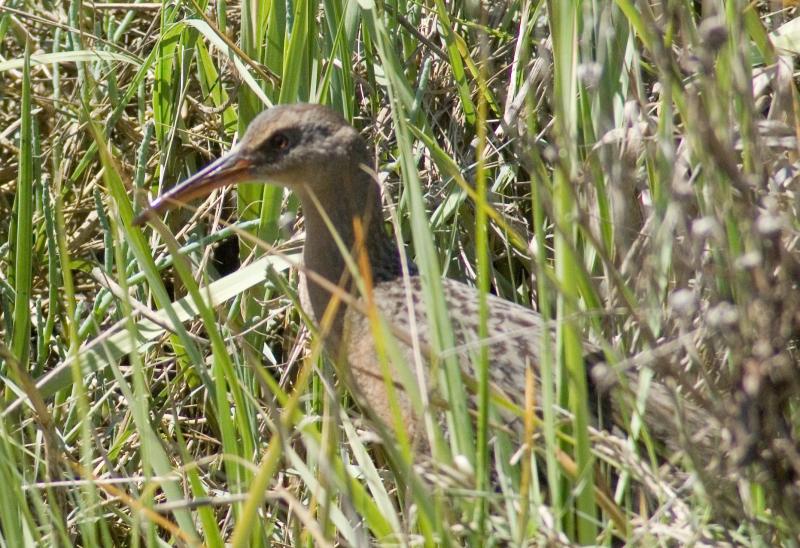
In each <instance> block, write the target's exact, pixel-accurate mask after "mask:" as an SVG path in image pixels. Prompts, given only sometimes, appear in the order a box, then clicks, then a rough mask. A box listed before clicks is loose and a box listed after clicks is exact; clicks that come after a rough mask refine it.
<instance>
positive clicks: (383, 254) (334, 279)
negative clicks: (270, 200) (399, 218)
mask: <svg viewBox="0 0 800 548" xmlns="http://www.w3.org/2000/svg"><path fill="white" fill-rule="evenodd" d="M329 175H330V176H329V178H328V180H329V181H331V184H318V185H315V189H314V192H313V194H312V193H311V192H310V191H306V192H299V196H300V200H301V204H302V206H303V212H304V215H305V227H306V243H305V248H304V251H303V260H304V263H305V267H306V268H307V269H308V270H310V271H312V272H314V273H316V274H317V275H319V276H321V277H323V278H325V279H326V280H327V281H328V282H331V283H333V284H335V285H337V286H340V287H342V288H343V289H345V290H346V291H348V292H352V291H353V287H354V285H353V279H354V273H353V272H351V270H350V269H349V268H348V266H347V262H346V261H345V255H343V253H342V251H343V250H344V251H345V252H346V253H347V254H348V255H349V256H350V257H352V258H353V263H352V264H355V265H359V257H360V255H361V253H363V252H366V257H367V258H368V260H369V269H370V275H371V277H372V283H373V284H377V283H379V282H383V281H388V280H391V279H394V278H397V277H399V276H400V275H402V264H401V259H400V254H399V251H398V248H397V245H396V244H395V241H394V239H393V238H392V237H391V236H390V235H388V234H387V233H386V231H385V229H384V226H383V215H382V212H381V199H380V188H379V186H378V184H377V182H376V181H375V180H374V179H373V177H372V176H371V175H370V174H369V173H367V172H366V171H365V170H364V169H363V168H362V167H361V166H358V167H356V168H355V169H343V170H340V171H339V172H338V173H330V174H329ZM348 177H350V180H345V179H346V178H348ZM320 208H323V210H322V211H320ZM326 217H327V219H326ZM356 225H360V227H361V230H360V235H358V234H357V229H356ZM337 239H338V240H339V241H338V242H337ZM357 268H358V266H357ZM361 274H363V273H358V274H356V275H361ZM306 286H307V291H308V298H309V301H310V305H311V307H312V309H313V313H314V315H315V316H316V318H317V320H318V321H319V320H320V319H321V318H322V317H323V314H324V312H325V310H326V308H327V307H328V304H329V302H330V300H331V292H330V290H329V289H328V288H325V287H322V286H321V285H320V284H319V283H316V282H315V281H314V280H313V279H312V278H311V277H309V276H306ZM342 308H343V307H342ZM340 318H341V315H340Z"/></svg>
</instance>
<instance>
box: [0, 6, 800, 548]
mask: <svg viewBox="0 0 800 548" xmlns="http://www.w3.org/2000/svg"><path fill="white" fill-rule="evenodd" d="M787 5H788V4H787ZM702 6H703V7H702V8H701V7H700V6H699V3H691V2H683V1H677V0H676V1H671V0H670V1H665V2H634V1H628V0H617V1H616V2H614V3H610V2H609V3H603V2H588V1H584V2H574V3H572V4H568V3H565V2H555V1H553V2H541V1H537V0H520V1H514V2H486V3H483V4H481V3H478V2H450V3H445V2H443V1H441V0H435V1H428V2H404V1H395V2H371V1H359V2H356V1H354V0H349V1H345V0H323V1H322V2H311V1H309V0H298V1H295V2H270V1H264V2H244V3H236V2H234V3H228V2H224V1H222V2H218V3H216V4H213V5H209V4H208V3H207V2H203V1H195V0H190V1H188V2H176V3H162V4H153V3H144V2H138V1H137V2H132V3H129V4H103V3H95V4H91V3H80V2H73V3H69V4H59V3H50V2H38V3H37V2H28V1H25V0H20V1H17V2H6V3H4V4H3V5H2V6H0V72H2V75H3V79H2V81H0V105H2V108H0V121H1V122H2V125H0V158H1V160H0V211H2V212H3V216H2V218H0V317H2V320H0V333H1V334H2V336H1V337H0V340H1V341H2V343H0V376H1V378H2V381H3V411H2V420H0V482H2V486H3V487H2V489H0V543H2V545H3V546H24V545H33V544H36V545H70V544H72V545H84V546H99V545H104V546H111V545H134V546H139V545H145V546H156V545H165V544H188V545H198V544H205V545H209V546H222V545H224V544H226V543H230V544H232V545H233V546H257V545H271V544H286V545H292V546H300V545H308V546H312V545H314V546H316V545H319V546H328V545H367V544H372V543H376V544H388V545H398V544H400V545H406V544H415V545H416V544H424V545H474V546H484V545H506V544H513V545H526V544H537V545H538V544H570V543H584V544H605V545H611V544H614V543H618V542H621V543H629V544H631V545H640V544H647V545H651V544H653V545H655V544H664V545H675V544H680V545H682V544H690V543H705V544H713V543H717V542H729V543H741V544H748V545H750V544H753V545H773V544H780V543H792V542H795V541H796V539H797V535H798V533H799V532H800V531H798V529H797V525H796V523H797V517H798V516H797V510H796V509H797V508H798V507H800V506H798V503H800V484H799V483H798V477H799V476H798V474H799V473H800V460H798V457H797V454H798V448H800V445H798V428H797V425H798V419H797V411H796V407H797V394H798V390H799V389H800V385H799V384H800V383H798V379H799V378H800V376H799V375H798V372H797V371H798V369H797V365H796V364H797V358H796V340H797V333H798V327H800V316H798V312H797V311H798V310H800V302H798V301H800V298H798V296H797V295H798V293H797V284H796V280H797V279H798V275H800V264H798V259H799V258H800V256H799V255H798V250H797V241H798V238H797V229H798V222H797V211H796V208H797V197H796V189H797V185H798V173H797V168H798V157H797V151H798V144H797V128H798V127H800V126H798V121H799V120H800V116H798V94H797V88H796V82H795V77H794V68H793V56H794V52H795V51H797V44H798V39H799V38H800V37H798V32H800V27H798V25H797V24H796V23H795V22H794V20H793V18H794V17H795V15H796V8H794V7H787V8H785V9H782V10H778V11H770V10H771V9H772V8H774V5H773V3H762V2H756V3H747V2H743V1H730V2H706V3H702ZM297 101H311V102H321V103H326V104H329V105H331V106H333V107H334V108H335V109H337V110H338V111H340V112H342V113H343V115H344V116H345V117H347V118H348V119H350V120H352V121H353V123H354V125H356V127H358V128H359V129H360V130H361V131H362V132H363V134H364V135H365V137H366V138H367V139H368V141H369V142H370V143H371V144H372V145H373V146H374V151H375V153H376V156H377V158H378V164H377V166H376V167H377V176H378V178H379V180H380V182H381V184H382V186H383V188H384V202H385V204H386V206H387V211H388V212H389V214H388V215H387V224H389V223H390V224H392V225H393V226H394V228H395V230H396V232H397V234H398V237H399V238H400V239H401V240H402V241H403V242H405V243H406V244H407V248H406V250H405V252H406V253H407V254H408V255H409V256H410V257H411V258H413V259H414V261H415V262H416V263H417V265H418V267H419V269H420V272H421V273H422V274H423V277H424V280H425V284H424V288H423V289H424V294H425V303H426V307H427V310H428V311H429V315H430V317H431V318H432V326H433V328H432V333H431V334H430V340H431V341H432V349H431V357H432V359H431V364H430V367H431V368H432V369H433V371H434V372H435V374H434V375H432V376H430V378H429V382H430V383H431V385H430V386H418V385H417V383H416V379H417V376H416V371H417V368H419V367H421V364H420V363H408V364H398V363H395V362H396V361H397V359H396V356H397V355H398V353H397V352H396V351H394V349H396V348H397V347H396V345H397V344H398V342H397V341H396V340H395V338H394V336H393V335H392V330H391V326H389V325H386V323H385V322H383V321H382V319H381V318H380V317H378V315H374V314H373V315H372V316H371V317H372V318H373V335H374V336H375V338H376V340H377V341H378V347H379V349H381V355H382V356H383V364H384V366H387V367H386V368H385V370H384V371H388V370H389V367H388V366H390V365H391V366H393V367H395V368H399V370H400V371H401V372H402V373H401V375H400V377H401V379H400V380H401V382H400V383H399V385H400V386H398V389H403V390H406V391H407V392H408V393H409V394H410V395H411V399H412V401H414V402H415V407H416V408H417V409H416V410H417V412H418V415H419V416H420V417H422V419H423V420H422V424H423V425H424V439H425V443H426V444H427V445H428V447H429V449H430V451H422V450H420V448H419V446H414V445H412V444H410V443H409V442H408V439H407V437H406V436H405V435H404V432H403V429H402V426H403V425H402V419H401V418H400V415H399V413H398V414H397V417H396V419H397V420H396V421H395V427H396V428H395V431H394V432H392V433H389V431H386V430H385V429H382V428H380V427H379V426H377V425H375V423H374V422H371V421H369V420H365V419H364V415H363V414H362V413H361V412H359V411H358V410H357V409H356V407H355V406H354V405H353V402H352V399H351V398H350V397H349V396H348V395H347V393H346V391H345V390H344V387H343V384H342V383H343V379H342V375H337V373H336V370H335V368H334V367H333V366H332V365H331V364H330V363H328V361H327V360H326V359H325V358H324V356H323V352H322V348H321V346H320V344H319V340H320V339H319V337H316V336H315V335H314V334H313V331H315V330H316V327H317V326H313V325H309V324H308V322H307V320H306V318H305V317H304V316H303V315H302V312H301V311H300V307H299V299H298V296H297V294H296V285H297V284H296V282H297V274H296V269H293V268H291V267H292V266H295V265H296V262H297V260H298V254H297V249H298V243H299V241H300V239H301V238H302V212H299V211H298V202H297V200H296V199H295V198H294V197H293V196H291V195H290V194H288V193H286V192H284V191H283V190H281V189H279V188H277V187H271V186H259V185H244V186H242V187H240V188H239V189H237V190H236V191H229V192H227V193H218V194H216V195H215V196H214V197H213V198H212V199H210V200H208V201H206V202H204V203H203V204H202V205H199V206H198V205H197V204H194V207H187V208H184V209H183V210H182V211H179V212H175V213H171V214H169V215H168V216H167V218H166V219H165V223H162V222H161V221H154V222H153V223H151V224H150V225H149V226H148V227H146V228H144V229H140V228H137V227H133V226H132V225H131V219H132V216H133V215H134V213H135V212H137V211H138V210H139V209H140V207H141V205H142V204H143V203H144V200H145V198H146V197H147V196H152V195H153V194H155V193H157V192H159V191H160V190H162V189H165V188H168V187H169V186H171V185H172V184H174V183H175V182H177V181H178V180H180V179H182V178H184V177H185V176H187V175H188V174H190V173H192V172H194V171H196V170H197V169H199V168H200V167H202V166H203V165H204V164H206V163H208V162H209V161H210V160H211V159H213V158H215V157H217V156H219V155H220V154H222V153H223V152H224V151H226V150H227V149H229V147H230V146H231V144H232V143H233V142H234V140H235V138H236V136H237V135H241V133H242V131H243V130H244V128H246V127H247V124H248V123H249V121H250V120H252V118H253V117H254V116H255V115H256V114H257V113H258V112H260V111H261V110H262V109H263V108H265V106H267V105H269V104H272V103H286V102H297ZM298 213H299V214H300V215H298ZM231 238H233V239H234V240H231ZM225 241H228V242H230V241H234V242H238V251H236V252H234V253H233V255H234V256H236V255H237V254H238V257H236V260H233V259H232V258H231V254H228V255H227V259H222V257H223V255H222V253H220V252H218V251H216V250H217V249H219V247H220V245H221V244H220V242H225ZM358 259H359V258H358V257H354V258H353V262H352V264H353V275H354V276H356V277H357V278H358V279H359V280H360V284H361V287H362V288H363V294H364V295H365V296H366V297H365V298H366V302H367V304H369V298H368V295H369V292H370V282H369V280H370V278H369V269H368V268H367V267H366V266H365V265H363V264H361V263H359V261H358ZM226 262H227V264H223V263H226ZM239 263H241V264H242V265H244V266H242V268H241V269H238V270H237V269H236V267H237V266H238V265H239ZM247 265H249V266H247ZM231 271H233V272H232V273H229V272H231ZM218 272H223V273H227V274H226V275H225V276H224V278H223V279H217V278H218V275H217V273H218ZM442 276H449V277H454V278H458V279H462V280H466V281H468V282H469V283H472V284H474V285H475V286H477V287H478V288H481V289H482V290H483V291H490V292H492V293H495V294H498V295H500V296H502V297H504V298H506V299H508V300H511V301H514V302H518V303H521V304H523V305H525V306H529V307H533V308H535V309H537V310H538V311H539V312H541V313H542V314H543V316H544V317H545V318H547V319H548V321H549V322H551V325H552V326H553V327H554V330H555V334H556V337H555V339H553V338H551V337H549V336H545V337H543V338H542V340H541V355H542V356H543V359H542V363H540V364H538V365H539V370H538V371H539V381H538V382H540V384H541V390H540V391H538V392H535V391H534V390H533V383H534V379H533V375H532V374H531V375H530V377H529V378H528V379H527V380H526V385H527V386H523V385H522V384H521V385H520V387H519V388H520V392H522V391H525V393H526V394H527V397H526V402H527V405H526V406H525V408H518V407H516V406H514V404H512V403H511V402H510V401H508V400H507V399H505V398H504V397H503V396H502V395H501V394H497V393H495V392H493V391H490V390H489V389H488V385H487V383H486V378H487V368H488V367H491V363H489V362H488V361H487V358H486V355H485V352H483V351H482V350H481V348H480V346H478V347H477V348H476V349H475V352H476V355H477V359H476V360H475V363H478V364H479V366H478V367H477V369H476V371H474V375H472V376H470V375H466V376H465V375H463V374H462V372H461V370H460V367H459V365H460V364H459V363H458V360H457V358H456V354H455V353H454V352H452V347H453V344H454V343H453V341H454V338H453V333H452V326H451V323H450V321H451V318H450V317H449V315H448V311H447V309H446V307H445V305H444V299H443V296H442V291H441V287H440V279H441V277H442ZM342 298H346V296H342ZM212 303H213V304H212ZM154 311H157V312H154ZM367 313H371V312H370V308H369V306H367ZM481 318H482V323H483V326H482V328H481V332H482V333H486V325H485V315H483V314H482V316H481ZM322 328H323V329H324V322H323V326H322ZM310 332H312V333H311V335H310V336H309V333H310ZM585 339H590V340H593V341H594V342H596V343H597V344H598V345H600V346H601V347H602V348H603V349H604V351H605V359H606V361H607V363H608V367H607V369H608V372H609V377H610V378H611V380H612V381H615V382H621V383H625V381H626V379H627V377H626V375H625V374H624V371H626V370H627V369H628V368H635V369H637V370H639V371H641V378H642V379H643V382H640V383H638V384H636V385H632V386H630V393H629V398H628V399H629V402H628V403H629V406H628V409H629V416H628V417H627V420H626V421H625V424H624V425H623V427H620V428H617V429H616V430H614V431H613V432H612V433H607V432H602V431H597V430H595V429H594V421H593V419H592V417H591V414H590V408H591V402H590V401H589V390H588V387H587V383H586V377H585V375H584V374H583V371H584V368H585V364H584V347H583V344H582V341H583V340H585ZM419 355H420V356H421V354H419ZM655 382H665V383H667V384H668V385H669V387H670V389H671V390H672V392H673V402H674V406H675V417H676V420H677V424H678V428H677V430H678V431H679V434H680V436H682V447H683V451H673V450H671V449H667V448H666V447H663V446H661V445H659V443H657V442H656V441H654V439H653V436H652V435H651V432H650V431H649V429H648V427H647V426H646V425H644V424H643V421H642V415H641V413H642V410H643V402H644V401H646V400H647V397H648V391H649V390H650V383H655ZM395 386H397V385H395ZM534 394H536V396H534ZM473 395H474V396H475V401H476V402H477V405H476V407H475V408H473V409H471V410H470V409H469V401H470V399H471V397H472V396H473ZM537 398H538V400H537ZM534 408H541V410H542V412H541V414H538V415H537V414H536V413H534V411H533V409H534ZM692 410H696V412H697V414H699V415H700V416H702V417H704V422H705V423H706V424H707V426H708V427H709V428H710V429H712V430H714V431H716V432H720V431H721V432H723V434H722V435H721V436H719V440H720V441H719V445H718V447H715V448H714V449H715V451H714V452H713V453H711V454H709V453H708V452H702V451H700V450H699V449H698V448H699V447H700V446H701V444H698V443H696V440H695V439H694V438H696V437H698V436H702V435H703V432H698V431H696V430H695V429H694V425H696V422H691V421H689V420H686V419H687V417H688V416H689V415H691V414H692V413H693V412H694V411H692ZM509 413H511V414H512V415H513V414H516V415H517V416H518V418H519V421H518V422H519V423H520V424H521V425H522V427H521V428H520V429H519V430H518V431H517V430H514V431H510V430H507V429H503V428H499V427H497V423H498V421H499V420H500V417H501V416H504V415H507V414H509ZM398 427H399V428H398Z"/></svg>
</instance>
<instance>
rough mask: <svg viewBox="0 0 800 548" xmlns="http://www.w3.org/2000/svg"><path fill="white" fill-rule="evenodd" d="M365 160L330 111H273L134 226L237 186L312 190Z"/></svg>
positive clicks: (350, 131) (351, 133)
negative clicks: (252, 184)
mask: <svg viewBox="0 0 800 548" xmlns="http://www.w3.org/2000/svg"><path fill="white" fill-rule="evenodd" d="M364 162H365V147H364V144H363V141H362V140H361V137H360V136H359V134H358V132H357V131H356V130H355V129H354V128H353V127H352V126H351V125H350V124H348V123H347V122H346V121H345V120H344V118H342V117H341V116H340V115H339V114H337V113H336V112H334V111H333V110H331V109H329V108H327V107H324V106H320V105H309V104H297V105H281V106H276V107H272V108H270V109H268V110H266V111H264V112H262V113H261V114H259V115H258V116H257V117H256V118H255V119H254V120H253V121H252V123H251V124H250V126H249V127H248V128H247V131H246V132H245V134H244V136H243V137H242V139H241V141H240V142H239V144H238V145H237V146H236V147H235V148H233V149H232V150H231V151H230V152H229V153H228V154H226V155H225V156H223V157H221V158H220V159H218V160H217V161H215V162H213V163H212V164H210V165H208V166H206V167H205V168H204V169H202V170H201V171H200V172H198V173H197V174H195V175H193V176H192V177H190V178H189V179H187V180H185V181H184V182H182V183H181V184H179V185H177V186H176V187H174V188H172V189H171V190H169V191H168V192H166V193H165V194H162V195H161V196H159V197H158V198H157V199H156V200H155V201H154V202H153V203H152V204H150V206H149V207H148V208H147V209H146V210H145V211H143V212H142V214H140V215H139V216H138V217H137V218H136V220H135V221H134V222H135V223H136V224H143V223H144V222H145V221H146V219H147V218H148V217H149V216H150V215H153V214H154V213H161V212H163V211H167V210H169V209H173V208H175V207H178V206H180V205H181V204H184V203H186V202H188V201H190V200H192V199H195V198H199V197H203V196H206V195H208V194H209V193H211V192H212V191H213V190H215V189H217V188H221V187H225V186H230V185H235V184H237V183H242V182H262V183H263V182H267V183H274V184H279V185H283V186H286V187H289V188H292V189H293V190H296V191H300V192H302V191H303V188H304V187H306V188H309V189H310V190H312V191H313V190H316V189H315V187H319V186H320V185H325V184H330V182H331V181H334V180H341V178H340V177H336V176H334V177H331V176H330V175H335V174H337V173H339V174H341V173H344V172H346V171H347V170H352V169H353V168H354V167H355V168H356V169H358V164H359V163H364ZM343 190H344V189H343Z"/></svg>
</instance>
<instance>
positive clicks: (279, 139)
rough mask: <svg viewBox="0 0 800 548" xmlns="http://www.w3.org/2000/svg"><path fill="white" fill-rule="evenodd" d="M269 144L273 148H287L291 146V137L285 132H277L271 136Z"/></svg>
mask: <svg viewBox="0 0 800 548" xmlns="http://www.w3.org/2000/svg"><path fill="white" fill-rule="evenodd" d="M269 144H270V147H271V148H272V149H273V150H286V149H287V148H289V138H288V137H287V136H286V135H284V134H283V133H276V134H275V135H273V136H272V137H271V138H270V140H269Z"/></svg>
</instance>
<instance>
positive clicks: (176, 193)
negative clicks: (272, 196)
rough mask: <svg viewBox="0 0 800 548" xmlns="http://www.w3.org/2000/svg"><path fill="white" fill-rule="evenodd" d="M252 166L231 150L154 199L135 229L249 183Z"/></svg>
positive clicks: (140, 215)
mask: <svg viewBox="0 0 800 548" xmlns="http://www.w3.org/2000/svg"><path fill="white" fill-rule="evenodd" d="M252 167H253V166H252V163H251V162H250V160H247V159H246V158H243V157H241V156H240V155H239V151H238V150H233V151H231V152H229V153H228V154H226V155H225V156H223V157H222V158H220V159H218V160H217V161H216V162H213V163H211V164H209V165H207V166H206V167H204V168H203V169H202V170H200V171H198V172H197V173H195V174H194V175H192V176H191V177H189V178H188V179H186V180H185V181H184V182H182V183H181V184H179V185H178V186H176V187H174V188H172V189H171V190H169V191H167V192H165V193H164V194H162V195H161V196H159V197H158V198H156V199H155V201H153V203H151V204H150V205H149V206H148V207H147V208H145V209H144V210H142V212H141V213H140V214H139V215H137V216H136V218H135V219H134V220H133V224H135V225H139V226H141V225H143V224H145V223H146V222H147V220H148V219H150V218H152V217H153V216H155V215H156V214H160V213H163V212H165V211H169V210H170V209H175V208H176V207H180V206H181V205H183V204H185V203H187V202H189V201H191V200H193V199H195V198H201V197H203V196H208V195H209V194H210V193H211V192H212V191H214V190H216V189H218V188H221V187H224V186H229V185H235V184H236V183H241V182H244V181H249V180H252V179H253V173H252Z"/></svg>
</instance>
